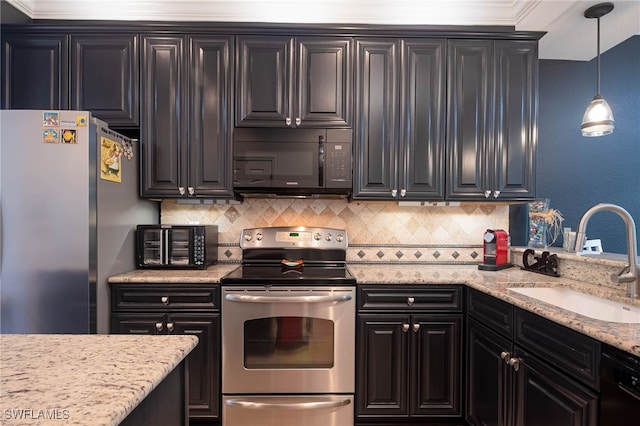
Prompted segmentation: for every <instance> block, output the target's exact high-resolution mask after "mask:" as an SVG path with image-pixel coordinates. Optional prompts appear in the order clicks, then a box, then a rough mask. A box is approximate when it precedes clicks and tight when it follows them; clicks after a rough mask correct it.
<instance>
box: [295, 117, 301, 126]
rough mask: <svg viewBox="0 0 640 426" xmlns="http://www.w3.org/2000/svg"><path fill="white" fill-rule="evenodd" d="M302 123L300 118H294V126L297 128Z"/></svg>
mask: <svg viewBox="0 0 640 426" xmlns="http://www.w3.org/2000/svg"><path fill="white" fill-rule="evenodd" d="M301 123H302V120H301V119H300V117H298V118H296V126H299V125H300V124H301Z"/></svg>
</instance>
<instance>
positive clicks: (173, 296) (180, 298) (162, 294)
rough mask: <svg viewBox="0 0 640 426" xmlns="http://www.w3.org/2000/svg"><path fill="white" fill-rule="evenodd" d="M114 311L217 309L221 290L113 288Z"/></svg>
mask: <svg viewBox="0 0 640 426" xmlns="http://www.w3.org/2000/svg"><path fill="white" fill-rule="evenodd" d="M112 300H113V309H114V310H118V311H122V310H125V311H128V310H136V311H140V310H158V309H162V310H174V309H176V310H177V309H190V310H192V309H206V310H212V309H213V310H217V309H220V287H219V286H210V287H192V286H188V287H184V286H180V285H176V286H172V287H168V286H158V285H154V284H151V285H149V284H145V285H141V286H129V285H116V286H113V287H112Z"/></svg>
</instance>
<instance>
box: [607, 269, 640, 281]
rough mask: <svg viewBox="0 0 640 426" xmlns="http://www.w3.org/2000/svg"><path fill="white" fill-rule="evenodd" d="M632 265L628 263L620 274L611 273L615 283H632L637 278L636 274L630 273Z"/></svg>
mask: <svg viewBox="0 0 640 426" xmlns="http://www.w3.org/2000/svg"><path fill="white" fill-rule="evenodd" d="M630 269H631V268H630V266H629V265H626V266H625V267H624V268H622V271H620V273H618V274H611V281H613V282H614V283H630V282H633V281H635V280H636V278H637V277H636V276H635V275H634V274H631V273H629V270H630Z"/></svg>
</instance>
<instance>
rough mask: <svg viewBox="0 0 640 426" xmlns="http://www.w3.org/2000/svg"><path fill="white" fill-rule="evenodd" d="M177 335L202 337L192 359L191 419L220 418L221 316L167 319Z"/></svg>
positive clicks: (190, 370) (181, 315) (190, 358)
mask: <svg viewBox="0 0 640 426" xmlns="http://www.w3.org/2000/svg"><path fill="white" fill-rule="evenodd" d="M169 324H172V326H173V330H174V331H173V332H172V333H173V334H190V335H193V336H197V337H198V345H197V346H196V347H195V349H193V351H191V353H190V354H189V356H188V358H187V359H188V362H189V418H190V419H191V420H193V419H206V420H212V419H218V418H219V417H220V314H217V313H216V314H188V313H184V314H177V313H170V314H169V315H168V316H167V327H169Z"/></svg>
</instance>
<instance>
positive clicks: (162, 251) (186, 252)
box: [136, 225, 218, 269]
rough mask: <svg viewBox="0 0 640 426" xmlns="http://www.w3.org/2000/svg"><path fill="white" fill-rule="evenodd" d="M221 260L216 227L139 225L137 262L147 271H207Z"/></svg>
mask: <svg viewBox="0 0 640 426" xmlns="http://www.w3.org/2000/svg"><path fill="white" fill-rule="evenodd" d="M217 259H218V227H217V226H216V225H138V227H137V228H136V260H137V264H138V267H139V268H146V269H205V268H207V266H209V265H212V264H214V263H215V262H216V260H217Z"/></svg>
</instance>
